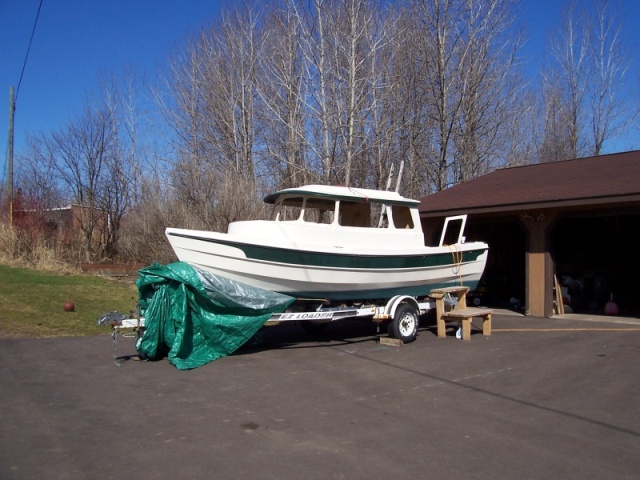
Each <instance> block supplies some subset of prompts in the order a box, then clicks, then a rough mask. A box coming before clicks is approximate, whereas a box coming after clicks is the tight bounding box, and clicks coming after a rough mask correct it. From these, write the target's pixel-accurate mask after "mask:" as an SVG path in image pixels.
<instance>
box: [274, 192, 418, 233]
mask: <svg viewBox="0 0 640 480" xmlns="http://www.w3.org/2000/svg"><path fill="white" fill-rule="evenodd" d="M336 212H338V217H337V219H336ZM383 212H384V213H383ZM273 219H274V220H275V221H279V222H296V221H299V222H307V223H322V224H327V225H330V224H332V223H334V221H336V220H337V221H336V223H337V224H338V225H341V226H344V227H363V228H372V227H382V228H393V229H405V228H408V229H413V228H415V223H414V220H413V216H412V213H411V208H409V207H408V206H404V205H393V206H389V205H384V204H382V203H378V202H359V201H350V200H336V199H332V198H319V197H305V196H291V197H283V198H280V199H278V201H277V202H276V204H275V209H274V215H273Z"/></svg>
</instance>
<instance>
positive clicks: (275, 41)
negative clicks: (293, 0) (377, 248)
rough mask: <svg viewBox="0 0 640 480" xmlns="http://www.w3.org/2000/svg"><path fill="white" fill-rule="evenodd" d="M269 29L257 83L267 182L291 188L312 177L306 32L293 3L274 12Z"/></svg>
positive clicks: (286, 3) (269, 17)
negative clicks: (307, 127) (304, 46)
mask: <svg viewBox="0 0 640 480" xmlns="http://www.w3.org/2000/svg"><path fill="white" fill-rule="evenodd" d="M265 30H266V33H265V42H264V45H265V46H264V50H263V52H264V53H263V55H262V57H261V61H260V81H259V82H257V92H258V94H259V96H260V99H261V107H260V108H259V116H260V123H261V127H262V128H261V134H262V135H261V138H262V141H263V142H264V151H263V152H262V153H263V154H264V155H263V156H264V158H263V160H262V162H263V164H264V169H265V171H266V172H265V173H266V175H267V176H268V177H269V178H270V179H272V180H271V181H269V182H268V183H271V184H273V185H274V186H275V187H277V188H287V187H293V186H298V185H301V184H303V183H306V182H307V181H308V180H310V179H312V178H313V177H314V174H313V172H312V170H311V168H310V166H309V165H308V163H307V154H306V150H307V142H306V131H305V122H306V120H307V118H308V112H307V111H306V109H305V108H304V102H305V96H306V90H305V87H306V85H308V83H306V82H305V81H304V71H305V68H304V58H303V55H302V50H301V37H302V32H301V25H300V23H299V22H298V21H297V19H296V17H295V10H294V8H293V7H292V5H291V4H290V3H289V2H285V4H284V5H282V6H281V7H280V8H275V9H274V10H273V11H272V12H270V14H269V15H268V17H267V24H266V27H265Z"/></svg>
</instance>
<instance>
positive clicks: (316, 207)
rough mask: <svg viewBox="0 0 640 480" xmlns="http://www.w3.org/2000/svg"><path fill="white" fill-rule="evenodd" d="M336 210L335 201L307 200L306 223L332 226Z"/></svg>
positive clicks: (305, 208)
mask: <svg viewBox="0 0 640 480" xmlns="http://www.w3.org/2000/svg"><path fill="white" fill-rule="evenodd" d="M334 210H335V201H334V200H326V199H323V198H307V203H306V204H305V207H304V218H303V220H304V221H305V222H310V223H324V224H327V225H330V224H331V223H333V217H334Z"/></svg>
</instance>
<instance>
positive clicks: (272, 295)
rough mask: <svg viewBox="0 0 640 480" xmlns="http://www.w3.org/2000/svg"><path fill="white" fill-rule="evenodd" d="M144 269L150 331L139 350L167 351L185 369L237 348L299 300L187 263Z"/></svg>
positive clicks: (153, 354)
mask: <svg viewBox="0 0 640 480" xmlns="http://www.w3.org/2000/svg"><path fill="white" fill-rule="evenodd" d="M138 274H139V276H138V279H137V281H136V285H137V287H138V293H139V301H140V307H141V310H142V312H143V315H144V317H145V326H146V331H145V334H144V336H142V337H141V339H140V341H139V342H137V344H136V349H137V350H138V352H139V353H140V354H141V355H144V356H147V357H148V358H150V359H157V358H162V357H163V356H164V355H165V354H166V355H167V358H168V360H169V362H170V363H171V364H172V365H173V366H175V367H176V368H178V369H180V370H186V369H190V368H196V367H200V366H202V365H205V364H206V363H209V362H211V361H213V360H215V359H217V358H220V357H223V356H225V355H229V354H231V353H233V352H234V351H235V350H237V349H238V348H239V347H241V346H242V345H243V344H244V343H245V342H246V341H247V340H249V339H250V338H251V337H253V335H255V333H256V332H257V331H258V330H259V329H260V328H261V327H262V326H263V325H264V324H265V322H266V321H267V320H268V319H269V318H270V317H271V315H272V314H273V313H274V312H284V311H285V310H286V308H287V307H288V306H289V305H290V304H291V303H292V302H293V301H294V298H292V297H289V296H287V295H282V294H280V293H276V292H271V291H269V290H262V289H259V288H255V287H251V286H249V285H245V284H242V283H239V282H234V281H232V280H229V279H227V278H225V277H221V276H219V275H215V274H212V273H210V272H207V271H205V270H201V269H196V268H194V267H192V266H190V265H188V264H186V263H184V262H176V263H171V264H169V265H159V264H154V265H151V266H149V267H146V268H143V269H141V270H139V272H138Z"/></svg>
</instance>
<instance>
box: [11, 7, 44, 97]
mask: <svg viewBox="0 0 640 480" xmlns="http://www.w3.org/2000/svg"><path fill="white" fill-rule="evenodd" d="M43 1H44V0H40V4H39V5H38V13H37V14H36V20H35V22H33V30H31V38H30V39H29V47H28V48H27V54H26V55H25V56H24V63H23V64H22V71H21V72H20V80H19V81H18V88H17V89H16V98H15V100H14V102H17V101H18V94H19V93H20V85H21V84H22V77H23V76H24V69H25V68H26V66H27V60H28V59H29V52H30V51H31V44H32V43H33V36H34V35H35V33H36V27H37V26H38V19H39V18H40V10H41V9H42V2H43Z"/></svg>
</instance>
